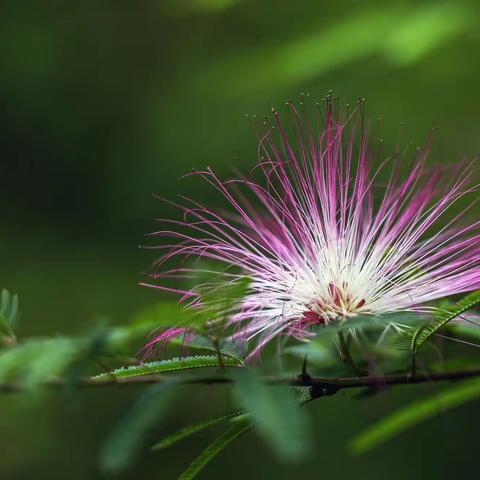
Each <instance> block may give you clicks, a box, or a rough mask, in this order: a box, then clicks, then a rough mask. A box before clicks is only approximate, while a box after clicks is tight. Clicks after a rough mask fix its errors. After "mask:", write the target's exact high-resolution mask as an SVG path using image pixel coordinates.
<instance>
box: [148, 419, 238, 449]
mask: <svg viewBox="0 0 480 480" xmlns="http://www.w3.org/2000/svg"><path fill="white" fill-rule="evenodd" d="M244 414H245V412H243V411H240V412H233V413H229V414H227V415H222V416H221V417H216V418H212V419H210V420H207V421H205V422H200V423H197V424H195V425H190V426H188V427H185V428H182V429H181V430H178V431H177V432H175V433H173V434H172V435H169V436H168V437H165V438H164V439H163V440H160V442H158V443H156V444H155V445H153V446H152V450H162V449H164V448H168V447H170V446H172V445H174V444H175V443H177V442H179V441H180V440H183V439H184V438H187V437H190V436H191V435H193V434H195V433H197V432H200V431H202V430H205V429H206V428H210V427H213V426H214V425H216V424H217V423H221V422H224V421H226V420H230V419H232V418H237V417H239V416H241V415H244Z"/></svg>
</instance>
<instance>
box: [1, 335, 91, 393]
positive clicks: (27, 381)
mask: <svg viewBox="0 0 480 480" xmlns="http://www.w3.org/2000/svg"><path fill="white" fill-rule="evenodd" d="M81 352H82V342H81V341H79V340H74V339H71V338H67V337H58V338H42V339H34V340H28V341H26V342H24V343H22V344H19V345H17V346H15V347H13V348H9V349H8V350H4V351H3V352H1V353H0V381H5V380H13V379H14V380H16V381H17V382H19V383H22V384H24V385H25V386H27V387H35V386H39V385H40V384H41V383H42V382H45V381H48V380H50V379H52V378H55V377H56V376H58V375H60V374H61V373H63V372H64V371H65V370H66V369H67V368H68V367H69V366H70V365H72V363H73V362H74V361H75V360H76V359H77V358H78V357H79V355H80V354H81Z"/></svg>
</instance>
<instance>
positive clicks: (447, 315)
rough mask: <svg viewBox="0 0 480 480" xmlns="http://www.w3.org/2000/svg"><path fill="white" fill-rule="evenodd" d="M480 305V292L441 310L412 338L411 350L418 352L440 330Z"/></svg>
mask: <svg viewBox="0 0 480 480" xmlns="http://www.w3.org/2000/svg"><path fill="white" fill-rule="evenodd" d="M479 304H480V290H476V291H475V292H472V293H470V294H469V295H467V296H466V297H464V298H462V299H461V300H460V301H458V302H457V303H455V304H454V305H452V306H449V307H445V308H441V309H439V310H438V312H437V313H436V314H435V318H434V320H433V321H431V322H429V323H428V324H427V325H425V326H424V327H423V328H420V329H419V330H417V332H415V335H414V336H413V338H412V344H411V349H412V351H413V352H414V353H416V352H418V351H419V350H420V348H421V347H422V346H423V345H424V344H425V342H426V341H427V340H428V339H429V338H430V337H431V336H432V335H434V334H435V333H436V332H437V331H438V330H439V329H441V328H442V327H444V326H445V325H447V324H448V323H449V322H450V321H452V320H453V319H455V318H457V317H458V316H459V315H461V314H462V313H464V312H466V311H467V310H470V309H471V308H473V307H475V306H476V305H479Z"/></svg>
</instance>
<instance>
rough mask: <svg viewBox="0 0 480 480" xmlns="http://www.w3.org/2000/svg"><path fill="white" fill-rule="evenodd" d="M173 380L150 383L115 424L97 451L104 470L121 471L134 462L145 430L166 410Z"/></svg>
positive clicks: (155, 423) (153, 424) (159, 418)
mask: <svg viewBox="0 0 480 480" xmlns="http://www.w3.org/2000/svg"><path fill="white" fill-rule="evenodd" d="M175 384H176V382H175V380H173V379H172V381H170V382H166V383H162V384H159V385H154V386H153V387H150V389H148V390H147V392H145V393H144V394H143V395H142V396H141V397H140V399H139V400H138V401H137V403H135V405H134V406H133V407H132V408H131V409H130V410H129V412H128V413H127V415H126V416H125V417H124V418H123V419H122V420H121V421H120V423H118V424H117V426H116V427H115V428H114V430H113V431H112V432H111V433H110V435H109V436H108V438H107V441H106V442H105V445H104V447H103V449H102V451H101V452H100V453H101V454H100V464H101V466H102V468H103V470H105V471H106V472H112V473H114V472H120V471H122V470H124V469H125V468H127V467H128V466H129V465H130V464H131V463H132V462H133V460H134V459H135V456H136V454H137V453H138V451H139V450H140V448H141V445H142V440H143V437H144V435H145V433H146V432H147V430H148V429H149V428H151V427H152V426H157V425H158V422H159V421H160V420H161V418H162V416H163V415H165V414H166V412H167V409H168V405H169V401H170V398H171V394H172V393H173V390H174V386H175Z"/></svg>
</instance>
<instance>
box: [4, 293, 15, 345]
mask: <svg viewBox="0 0 480 480" xmlns="http://www.w3.org/2000/svg"><path fill="white" fill-rule="evenodd" d="M17 322H18V295H16V294H14V295H12V294H11V293H10V292H9V291H8V290H6V289H3V290H2V293H1V295H0V332H1V333H3V335H4V336H5V337H6V338H4V339H3V340H4V343H6V344H7V345H10V344H11V343H15V333H14V329H15V327H16V324H17Z"/></svg>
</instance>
